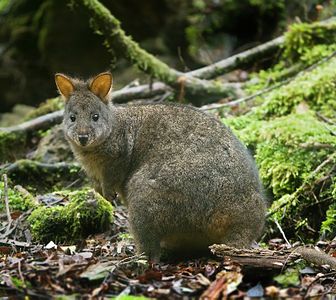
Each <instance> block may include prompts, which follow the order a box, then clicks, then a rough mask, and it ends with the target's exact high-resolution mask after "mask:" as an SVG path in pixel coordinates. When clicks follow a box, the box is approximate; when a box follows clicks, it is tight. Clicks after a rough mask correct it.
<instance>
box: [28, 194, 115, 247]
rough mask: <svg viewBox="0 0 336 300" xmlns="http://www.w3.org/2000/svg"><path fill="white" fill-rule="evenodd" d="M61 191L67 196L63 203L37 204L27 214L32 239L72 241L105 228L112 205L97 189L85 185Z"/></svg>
mask: <svg viewBox="0 0 336 300" xmlns="http://www.w3.org/2000/svg"><path fill="white" fill-rule="evenodd" d="M61 193H62V195H64V197H68V198H69V200H70V202H69V203H68V204H67V205H66V206H55V207H45V206H40V207H39V208H37V209H35V210H34V211H33V212H32V214H31V216H30V217H29V218H28V222H29V223H30V226H31V232H32V235H33V238H34V239H35V240H37V241H40V242H44V243H47V242H49V241H51V240H52V241H54V242H58V243H67V244H69V243H76V242H78V241H80V240H81V239H83V238H86V237H87V236H88V235H90V234H94V233H99V232H103V231H105V230H107V229H108V228H109V226H110V224H111V222H112V219H113V214H112V213H113V206H112V205H111V203H109V202H108V201H106V200H105V199H104V198H103V197H102V196H100V195H99V194H98V193H96V192H94V191H93V190H88V189H83V190H80V191H77V192H66V191H64V192H61Z"/></svg>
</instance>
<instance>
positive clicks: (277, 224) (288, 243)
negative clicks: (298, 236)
mask: <svg viewBox="0 0 336 300" xmlns="http://www.w3.org/2000/svg"><path fill="white" fill-rule="evenodd" d="M274 223H275V224H276V226H277V227H278V229H279V231H280V233H281V235H282V237H283V238H284V240H285V241H286V244H287V246H289V247H290V248H291V247H292V245H291V244H290V242H289V241H288V240H287V237H286V235H285V233H284V231H283V230H282V228H281V226H280V224H279V222H278V220H277V219H274Z"/></svg>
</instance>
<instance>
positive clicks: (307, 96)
mask: <svg viewBox="0 0 336 300" xmlns="http://www.w3.org/2000/svg"><path fill="white" fill-rule="evenodd" d="M335 79H336V58H333V59H331V60H330V61H328V62H327V63H324V64H322V65H320V66H318V67H317V68H315V69H314V70H312V71H310V72H305V73H304V74H302V75H299V76H298V77H296V78H295V79H293V80H292V81H291V82H290V83H288V84H286V85H284V86H282V87H280V88H278V89H275V90H273V91H271V92H269V93H268V94H266V95H264V96H262V97H258V98H257V99H256V101H257V102H258V103H262V104H261V105H260V106H259V107H256V108H255V109H254V111H253V114H254V115H255V116H256V118H258V119H265V118H267V119H269V118H272V117H277V116H284V115H287V114H290V113H292V112H293V111H294V109H295V108H296V107H297V105H298V104H299V103H301V102H302V101H305V103H306V104H307V105H308V106H309V107H310V108H311V109H312V110H316V111H319V112H321V113H322V114H323V115H325V116H327V117H331V118H332V117H335V113H334V111H335V110H336V101H335V99H336V81H335Z"/></svg>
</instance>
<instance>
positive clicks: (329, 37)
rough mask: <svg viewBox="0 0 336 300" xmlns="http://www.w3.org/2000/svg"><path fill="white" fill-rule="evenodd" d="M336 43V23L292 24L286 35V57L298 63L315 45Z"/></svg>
mask: <svg viewBox="0 0 336 300" xmlns="http://www.w3.org/2000/svg"><path fill="white" fill-rule="evenodd" d="M334 43H336V23H335V22H332V23H327V24H326V23H313V24H307V23H300V24H292V25H291V26H290V28H289V30H288V31H287V33H286V34H285V43H284V57H285V58H288V59H290V60H291V61H297V60H298V59H300V58H301V57H304V56H305V54H306V53H308V52H309V51H310V49H312V48H313V47H314V46H315V45H322V44H324V45H331V44H334Z"/></svg>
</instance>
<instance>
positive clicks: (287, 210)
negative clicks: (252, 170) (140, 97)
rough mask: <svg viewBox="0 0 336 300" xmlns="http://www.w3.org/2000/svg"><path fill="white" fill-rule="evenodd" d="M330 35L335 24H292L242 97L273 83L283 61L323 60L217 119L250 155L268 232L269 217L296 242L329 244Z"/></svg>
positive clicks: (333, 134) (333, 101)
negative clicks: (273, 61)
mask: <svg viewBox="0 0 336 300" xmlns="http://www.w3.org/2000/svg"><path fill="white" fill-rule="evenodd" d="M335 30H336V24H335V23H332V24H329V25H308V24H297V25H294V26H292V28H291V29H290V30H289V32H288V33H287V36H286V42H285V46H284V49H285V50H284V54H283V56H282V60H281V61H280V62H279V63H278V64H277V65H276V66H275V67H273V68H271V69H269V70H267V71H261V72H260V73H259V74H257V78H258V80H256V81H252V82H254V83H253V84H251V85H249V86H248V91H249V92H252V93H253V92H254V91H256V90H260V89H262V88H264V87H266V86H267V85H269V84H270V83H271V84H272V83H275V82H278V81H279V82H280V81H281V80H282V79H283V78H282V77H281V74H284V73H286V71H287V70H286V68H287V66H288V65H289V62H290V63H291V64H301V69H302V66H307V65H309V64H311V63H316V62H317V61H318V60H321V59H322V58H323V57H327V56H329V59H327V60H326V61H324V62H322V63H319V64H317V65H316V66H315V67H314V68H312V69H309V70H306V71H304V72H301V73H300V74H299V75H298V76H296V77H295V78H293V79H292V80H290V81H289V82H288V83H286V84H284V85H283V86H281V87H279V88H276V89H274V90H272V91H271V92H269V93H266V94H265V95H263V96H261V97H258V98H256V100H255V107H254V108H252V109H251V110H250V111H249V112H248V113H246V114H245V115H241V116H238V117H234V118H229V119H224V120H223V122H224V123H225V124H227V125H228V126H229V127H231V128H232V129H233V131H234V132H235V133H236V134H237V135H238V136H239V138H240V139H241V140H242V141H243V142H244V143H245V145H246V146H247V147H248V148H249V149H250V150H251V152H252V153H253V155H254V157H255V160H256V162H257V165H258V167H259V170H260V177H261V179H262V181H263V183H264V186H265V188H266V189H267V193H268V198H269V199H270V201H271V207H270V212H269V216H270V217H269V226H268V229H269V230H268V232H269V233H271V234H272V233H274V231H277V230H278V229H277V228H276V226H275V225H274V224H275V223H274V221H273V219H274V218H275V219H277V221H278V222H279V223H280V225H281V226H282V228H283V229H284V231H285V233H286V234H287V235H288V237H291V238H293V239H295V240H297V239H298V238H299V239H301V240H304V241H308V240H316V239H317V238H319V237H326V236H327V237H329V238H333V236H332V235H333V234H334V232H335V230H336V209H335V208H336V206H335V204H334V202H335V196H336V194H335V179H334V177H335V173H336V172H335V164H336V155H335V148H336V123H335V121H336V89H335V82H336V81H335V79H336V71H335V70H336V58H333V57H332V55H330V54H331V53H333V52H334V51H335V50H336V40H335V38H334V34H335ZM330 35H332V37H330ZM278 234H279V233H278V231H277V235H278Z"/></svg>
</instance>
